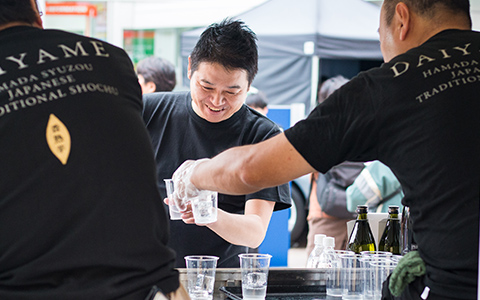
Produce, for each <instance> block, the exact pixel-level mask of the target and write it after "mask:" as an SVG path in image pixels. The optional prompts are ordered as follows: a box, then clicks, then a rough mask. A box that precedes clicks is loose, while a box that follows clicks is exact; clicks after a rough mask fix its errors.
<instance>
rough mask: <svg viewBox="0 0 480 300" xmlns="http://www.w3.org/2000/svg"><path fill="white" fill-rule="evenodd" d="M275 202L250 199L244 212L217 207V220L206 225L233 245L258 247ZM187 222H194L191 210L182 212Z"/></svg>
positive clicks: (265, 231) (263, 236)
mask: <svg viewBox="0 0 480 300" xmlns="http://www.w3.org/2000/svg"><path fill="white" fill-rule="evenodd" d="M274 206H275V202H273V201H267V200H260V199H251V200H248V201H247V203H246V204H245V213H244V214H232V213H228V212H226V211H224V210H221V209H218V218H217V221H216V222H214V223H211V224H207V225H206V226H207V227H208V228H210V229H211V230H212V231H213V232H215V233H216V234H218V235H219V236H220V237H221V238H223V239H224V240H226V241H227V242H229V243H231V244H234V245H242V246H247V247H251V248H256V247H258V246H259V245H260V244H261V243H262V241H263V239H264V238H265V234H266V233H267V229H268V223H269V222H270V218H271V216H272V212H273V207H274ZM182 219H183V221H184V222H185V223H187V224H194V223H195V219H194V218H193V213H192V211H191V210H187V211H186V212H184V213H183V214H182Z"/></svg>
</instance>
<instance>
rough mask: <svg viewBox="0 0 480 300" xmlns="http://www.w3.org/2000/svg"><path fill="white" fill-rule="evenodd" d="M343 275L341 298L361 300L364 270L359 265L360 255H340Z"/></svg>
mask: <svg viewBox="0 0 480 300" xmlns="http://www.w3.org/2000/svg"><path fill="white" fill-rule="evenodd" d="M340 259H341V261H342V268H343V269H344V276H343V279H344V280H343V293H342V299H343V300H363V295H364V289H365V270H364V269H363V268H362V265H361V260H360V259H361V255H359V254H354V255H340Z"/></svg>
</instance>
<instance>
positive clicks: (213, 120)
mask: <svg viewBox="0 0 480 300" xmlns="http://www.w3.org/2000/svg"><path fill="white" fill-rule="evenodd" d="M257 69H258V53H257V45H256V36H255V34H254V33H253V32H252V31H251V30H250V29H249V28H248V27H247V26H246V25H245V24H244V23H243V22H240V21H234V20H224V21H223V22H221V23H217V24H212V25H211V26H209V27H208V28H207V29H206V30H205V31H204V32H203V33H202V35H201V36H200V39H199V40H198V42H197V44H196V45H195V47H194V49H193V51H192V53H191V55H190V57H189V59H188V77H189V79H190V92H170V93H153V94H147V95H144V97H143V99H144V101H143V102H144V112H143V118H144V122H145V124H146V127H147V130H148V132H149V133H150V136H151V139H152V144H153V148H154V152H155V157H156V163H157V175H158V186H159V189H160V192H161V193H162V195H163V196H164V197H166V195H165V194H166V192H165V183H164V181H163V179H167V178H171V177H172V175H173V172H174V171H175V170H176V169H177V168H178V166H180V164H182V162H184V161H185V160H187V159H198V158H201V157H213V156H215V155H217V154H218V153H220V152H222V151H224V150H226V149H228V148H231V147H234V146H239V145H246V144H253V143H257V142H260V141H263V140H266V139H269V138H271V137H273V136H275V135H277V134H279V133H280V129H279V128H278V126H277V125H276V124H275V123H274V122H273V121H271V120H269V119H268V118H267V117H265V116H263V115H261V114H259V113H257V112H255V111H253V110H252V109H250V108H248V107H247V106H246V105H245V98H246V97H247V92H248V90H249V88H250V85H251V83H252V81H253V79H254V77H255V75H256V73H257ZM177 187H178V186H177ZM177 187H176V188H177ZM288 207H290V190H289V187H288V185H287V184H283V185H279V186H275V187H271V188H267V189H262V190H261V191H258V192H255V193H246V194H243V195H238V196H229V195H225V194H219V195H218V219H217V221H216V222H213V223H210V224H207V225H206V226H205V225H196V224H195V219H194V218H193V214H192V211H191V206H190V205H189V206H188V209H187V210H186V211H185V212H184V213H183V214H182V219H183V220H171V221H170V232H171V235H172V236H175V238H174V239H171V240H170V243H169V245H170V246H171V247H172V248H173V249H174V250H175V251H176V252H177V259H176V264H175V265H176V267H185V260H184V256H186V255H215V256H218V257H220V259H219V260H218V264H217V267H220V268H225V267H229V268H238V266H239V257H238V254H240V253H245V252H249V249H248V248H257V247H258V246H259V245H260V243H261V242H262V241H263V239H264V237H265V234H266V232H267V228H268V224H269V222H270V218H271V216H272V212H273V211H274V210H278V209H286V208H288ZM182 221H183V222H182Z"/></svg>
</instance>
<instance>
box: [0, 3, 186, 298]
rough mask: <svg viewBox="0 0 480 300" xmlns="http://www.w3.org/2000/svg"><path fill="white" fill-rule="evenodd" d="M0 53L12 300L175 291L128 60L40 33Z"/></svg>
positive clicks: (1, 216) (4, 40) (0, 209)
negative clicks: (154, 290)
mask: <svg viewBox="0 0 480 300" xmlns="http://www.w3.org/2000/svg"><path fill="white" fill-rule="evenodd" d="M15 2H17V3H18V2H20V1H15ZM28 2H30V1H28ZM3 5H4V4H3V3H2V6H3ZM5 5H7V6H8V5H9V4H5ZM24 5H25V4H24ZM4 9H6V8H5V7H2V8H1V10H4ZM1 20H2V21H3V19H1ZM0 44H1V45H2V47H0V82H2V85H1V86H0V136H1V137H2V143H1V145H0V157H2V162H1V167H0V169H1V170H2V174H3V176H2V180H1V181H0V241H1V242H0V299H35V300H38V299H79V300H80V299H82V300H83V299H139V300H140V299H144V298H145V297H146V296H147V294H148V292H149V290H150V288H151V287H152V286H153V285H157V286H159V287H160V288H161V289H162V290H163V291H164V292H165V293H169V292H171V291H173V290H175V289H176V288H177V287H178V285H179V282H178V273H177V272H176V271H175V270H174V269H173V260H174V252H173V251H172V250H170V249H169V248H167V247H166V246H165V244H166V241H167V239H168V232H167V231H166V230H165V227H166V226H167V223H166V220H165V218H164V215H165V212H164V208H163V205H162V201H161V199H160V197H159V194H158V190H157V188H156V182H155V178H156V177H155V165H154V160H153V153H152V150H151V146H150V142H149V137H148V134H147V132H146V131H145V128H144V125H143V121H142V118H141V93H140V87H139V86H138V83H137V79H136V76H135V73H134V71H133V66H132V63H131V62H130V60H129V58H128V56H127V55H126V53H125V52H124V51H123V50H121V49H119V48H116V47H114V46H111V45H109V44H107V43H104V42H101V41H98V40H94V39H90V38H85V37H82V36H79V35H74V34H70V33H65V32H62V31H56V30H41V29H39V28H35V27H32V26H16V27H11V28H7V29H4V30H0Z"/></svg>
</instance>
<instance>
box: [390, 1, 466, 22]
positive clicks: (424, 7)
mask: <svg viewBox="0 0 480 300" xmlns="http://www.w3.org/2000/svg"><path fill="white" fill-rule="evenodd" d="M400 2H403V3H405V4H406V5H407V6H408V7H409V8H410V9H411V10H413V11H414V12H415V13H416V14H418V15H421V16H426V17H430V18H433V17H434V16H435V13H436V12H437V9H447V10H449V11H451V12H452V13H455V14H463V15H464V16H465V17H467V18H468V19H469V20H470V26H471V25H472V20H471V17H470V1H469V0H384V1H383V7H384V10H385V20H386V22H387V24H388V25H390V24H391V22H392V20H393V16H394V14H395V7H396V6H397V4H398V3H400Z"/></svg>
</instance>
